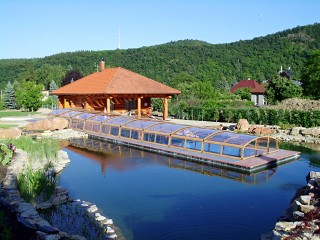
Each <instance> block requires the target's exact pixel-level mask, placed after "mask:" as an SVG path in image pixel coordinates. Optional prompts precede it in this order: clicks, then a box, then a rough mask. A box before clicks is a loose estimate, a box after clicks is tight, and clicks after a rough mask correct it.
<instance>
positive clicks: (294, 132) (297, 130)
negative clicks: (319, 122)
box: [290, 127, 306, 136]
mask: <svg viewBox="0 0 320 240" xmlns="http://www.w3.org/2000/svg"><path fill="white" fill-rule="evenodd" d="M305 129H306V128H305V127H294V128H292V129H291V131H290V135H292V136H298V135H300V134H301V132H302V131H304V130H305Z"/></svg>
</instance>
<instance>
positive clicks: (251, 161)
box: [89, 133, 300, 174]
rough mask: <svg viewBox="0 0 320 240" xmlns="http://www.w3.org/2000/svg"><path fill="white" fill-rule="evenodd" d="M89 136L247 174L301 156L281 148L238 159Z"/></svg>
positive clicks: (115, 138)
mask: <svg viewBox="0 0 320 240" xmlns="http://www.w3.org/2000/svg"><path fill="white" fill-rule="evenodd" d="M89 136H90V137H92V138H96V139H100V140H103V141H108V142H112V143H116V144H121V145H126V146H129V147H132V148H136V149H142V150H146V151H150V152H154V153H157V154H162V155H167V156H171V157H175V158H179V159H186V160H189V161H192V162H197V163H202V164H207V165H211V166H216V167H220V168H225V169H229V170H233V171H237V172H242V173H246V174H251V173H256V172H259V171H262V170H265V169H271V168H273V167H275V166H277V165H281V164H284V163H286V162H289V161H293V160H296V159H298V158H299V157H300V153H299V152H296V151H288V150H282V149H279V150H278V151H277V152H274V153H269V154H266V155H262V156H258V157H252V158H248V159H244V160H238V159H234V158H228V157H224V156H216V155H213V154H207V153H199V152H195V151H188V150H185V149H180V148H173V147H170V148H169V147H167V146H162V145H159V144H153V143H147V142H142V141H136V140H132V139H128V138H119V137H114V136H102V135H96V134H93V133H89Z"/></svg>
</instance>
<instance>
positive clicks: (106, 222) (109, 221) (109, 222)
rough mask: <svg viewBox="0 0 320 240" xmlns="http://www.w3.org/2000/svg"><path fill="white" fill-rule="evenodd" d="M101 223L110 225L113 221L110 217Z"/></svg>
mask: <svg viewBox="0 0 320 240" xmlns="http://www.w3.org/2000/svg"><path fill="white" fill-rule="evenodd" d="M103 224H104V225H112V224H113V221H112V219H107V221H105V222H104V223H103Z"/></svg>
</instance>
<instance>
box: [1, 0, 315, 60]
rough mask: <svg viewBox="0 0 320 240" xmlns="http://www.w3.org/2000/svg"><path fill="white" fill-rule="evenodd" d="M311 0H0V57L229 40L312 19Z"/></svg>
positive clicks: (300, 24) (253, 35)
mask: <svg viewBox="0 0 320 240" xmlns="http://www.w3.org/2000/svg"><path fill="white" fill-rule="evenodd" d="M319 9H320V1H319V0H291V1H288V0H220V1H218V0H216V1H215V0H197V1H196V0H193V1H191V0H162V1H160V0H149V1H147V0H87V1H84V0H1V1H0V31H1V34H0V59H4V58H32V57H45V56H49V55H53V54H56V53H61V52H73V51H80V50H113V49H116V48H117V46H118V31H119V29H120V33H121V34H120V35H121V49H128V48H139V47H143V46H152V45H157V44H162V43H166V42H170V41H177V40H183V39H197V40H203V41H206V42H209V43H213V44H216V43H230V42H235V41H239V40H247V39H252V38H254V37H259V36H265V35H268V34H272V33H275V32H278V31H282V30H286V29H290V28H294V27H296V26H303V25H308V24H313V23H316V22H317V23H320V13H319Z"/></svg>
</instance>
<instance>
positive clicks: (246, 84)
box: [230, 79, 265, 106]
mask: <svg viewBox="0 0 320 240" xmlns="http://www.w3.org/2000/svg"><path fill="white" fill-rule="evenodd" d="M239 88H250V91H251V100H252V101H253V102H254V103H255V105H259V106H261V105H264V104H265V97H264V92H265V90H264V86H263V85H261V84H259V83H257V82H256V81H255V80H250V79H248V80H241V81H240V82H238V83H237V84H236V85H234V86H233V87H232V88H231V89H230V92H231V93H234V92H235V91H236V90H238V89H239Z"/></svg>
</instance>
